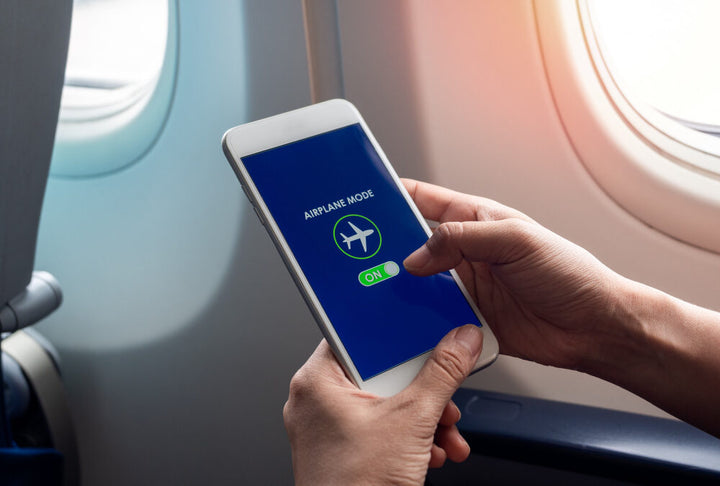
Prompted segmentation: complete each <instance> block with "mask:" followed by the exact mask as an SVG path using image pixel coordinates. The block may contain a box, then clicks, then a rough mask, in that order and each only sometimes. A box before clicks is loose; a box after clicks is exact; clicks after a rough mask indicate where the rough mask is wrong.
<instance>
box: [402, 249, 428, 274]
mask: <svg viewBox="0 0 720 486" xmlns="http://www.w3.org/2000/svg"><path fill="white" fill-rule="evenodd" d="M430 256H431V255H430V250H428V248H427V246H425V245H423V246H421V247H420V248H418V249H417V250H415V251H414V252H412V253H411V254H410V256H409V257H407V258H406V259H405V261H404V262H403V265H404V266H405V269H406V270H420V269H421V268H423V267H424V266H425V265H427V264H428V262H429V261H430Z"/></svg>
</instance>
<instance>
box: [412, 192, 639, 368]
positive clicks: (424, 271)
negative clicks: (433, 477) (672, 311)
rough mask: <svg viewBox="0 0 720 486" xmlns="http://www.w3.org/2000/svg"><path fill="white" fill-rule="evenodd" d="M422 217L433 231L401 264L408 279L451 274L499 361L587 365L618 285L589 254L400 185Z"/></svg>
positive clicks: (492, 211)
mask: <svg viewBox="0 0 720 486" xmlns="http://www.w3.org/2000/svg"><path fill="white" fill-rule="evenodd" d="M404 183H405V186H406V188H407V190H408V191H409V193H410V195H411V196H412V198H413V199H414V200H415V203H416V204H417V206H418V208H419V209H420V211H421V212H422V213H423V215H424V216H425V217H426V218H427V219H430V220H434V221H437V222H439V223H441V224H440V226H438V227H437V228H436V229H435V231H434V233H433V235H432V237H431V238H430V239H429V240H428V242H427V243H426V244H425V245H423V246H422V247H421V248H419V249H418V250H417V251H415V252H414V253H413V254H412V255H410V256H409V257H408V258H407V259H406V260H405V268H406V269H407V270H408V271H409V272H411V273H413V274H415V275H421V276H424V275H431V274H434V273H438V272H442V271H446V270H448V269H451V268H456V269H457V271H458V273H459V275H460V277H461V278H462V280H463V282H464V283H465V285H466V287H467V289H468V291H469V292H470V293H471V295H472V296H473V297H474V299H475V302H476V303H477V305H478V308H479V309H480V311H481V312H482V313H483V315H484V316H485V317H486V319H487V320H488V323H489V325H490V327H491V328H492V330H493V332H494V333H495V335H496V337H497V338H498V342H499V344H500V351H501V352H502V353H504V354H509V355H513V356H517V357H520V358H524V359H529V360H533V361H536V362H539V363H542V364H547V365H553V366H560V367H565V368H572V369H582V368H584V367H585V366H586V363H584V361H583V360H588V359H592V357H593V356H594V355H595V354H596V353H601V352H602V350H599V349H598V346H597V342H596V338H597V335H598V333H605V334H607V333H612V332H621V331H619V330H616V328H613V327H611V326H607V323H608V322H609V321H610V320H611V319H612V314H613V313H614V312H615V309H616V300H615V299H616V298H617V297H616V296H617V295H620V294H621V293H620V292H619V289H620V288H621V287H622V286H623V285H625V279H623V278H622V277H620V276H619V275H617V274H616V273H614V272H612V271H611V270H610V269H608V268H607V267H605V266H604V265H603V264H602V263H600V262H599V261H598V260H597V259H595V257H593V256H592V255H591V254H590V253H588V252H587V251H585V250H584V249H582V248H580V247H579V246H577V245H574V244H572V243H570V242H569V241H567V240H565V239H563V238H561V237H560V236H558V235H556V234H554V233H552V232H551V231H549V230H547V229H545V228H543V227H542V226H540V225H539V224H537V223H536V222H534V221H533V220H532V219H530V218H529V217H527V216H525V215H524V214H522V213H520V212H519V211H516V210H513V209H510V208H507V207H505V206H502V205H501V204H498V203H496V202H494V201H491V200H488V199H484V198H480V197H474V196H469V195H466V194H461V193H458V192H455V191H451V190H449V189H444V188H441V187H438V186H434V185H431V184H426V183H422V182H417V181H412V180H405V181H404Z"/></svg>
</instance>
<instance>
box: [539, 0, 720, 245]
mask: <svg viewBox="0 0 720 486" xmlns="http://www.w3.org/2000/svg"><path fill="white" fill-rule="evenodd" d="M533 6H534V9H535V19H536V26H537V28H538V38H539V41H540V47H541V50H542V55H543V57H542V59H543V64H544V67H545V72H546V74H547V79H548V83H549V87H550V89H551V92H552V95H553V102H554V104H555V106H556V108H557V113H558V115H559V117H560V121H561V122H562V124H563V127H564V128H565V132H566V134H567V136H568V139H569V140H570V141H571V142H572V146H573V148H574V150H575V153H576V154H577V156H578V161H579V162H581V164H582V165H583V167H584V168H585V169H586V170H587V171H588V173H589V174H590V175H591V176H592V178H593V180H594V181H595V182H596V183H597V184H598V185H599V186H600V187H601V188H602V189H603V190H604V192H605V193H606V194H607V196H608V197H609V198H610V199H612V200H613V201H615V202H616V203H617V204H618V205H619V207H621V208H622V209H624V210H625V211H626V212H627V213H629V214H631V215H633V216H635V217H636V218H638V219H639V220H641V221H643V222H644V223H646V225H647V226H648V228H652V229H653V231H659V232H660V233H664V234H665V235H667V236H670V237H671V238H673V239H674V240H678V241H683V242H686V243H688V244H690V245H692V246H695V247H698V248H701V249H704V250H709V251H711V252H714V253H720V225H718V224H717V220H718V216H719V215H720V89H718V88H717V86H720V66H719V65H718V63H717V62H715V59H716V58H717V54H716V53H715V51H716V50H717V48H716V46H717V45H719V41H720V31H718V30H717V28H716V27H715V25H714V24H713V21H715V23H717V19H718V18H720V2H717V0H634V1H632V2H631V1H627V0H576V1H558V2H545V1H542V0H535V2H533ZM688 215H692V217H688Z"/></svg>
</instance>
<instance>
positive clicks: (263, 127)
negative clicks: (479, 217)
mask: <svg viewBox="0 0 720 486" xmlns="http://www.w3.org/2000/svg"><path fill="white" fill-rule="evenodd" d="M357 123H359V124H360V126H361V127H362V129H363V130H364V131H365V134H366V135H367V137H368V139H369V140H370V142H371V143H372V145H373V147H374V148H375V150H376V152H377V154H378V156H379V157H380V159H381V160H382V162H383V164H385V167H386V168H387V170H388V172H389V173H390V175H391V176H392V178H393V181H394V182H395V184H396V185H397V187H398V188H399V189H400V192H401V193H402V195H403V197H404V198H405V200H406V202H407V203H408V205H409V206H410V208H411V209H412V211H413V213H414V214H415V216H416V217H417V219H418V221H419V222H420V224H421V226H422V227H423V228H424V229H425V232H426V233H427V235H428V236H430V235H431V230H430V227H429V226H428V224H427V222H426V221H425V219H424V218H423V216H422V214H421V213H420V211H419V210H418V208H417V207H416V206H415V203H414V202H413V200H412V198H411V197H410V195H409V194H408V192H407V190H406V189H405V186H404V185H403V184H402V182H401V181H400V179H399V177H398V175H397V174H396V173H395V170H394V169H393V167H392V166H391V165H390V162H389V161H388V159H387V157H386V156H385V153H384V152H383V150H382V149H381V148H380V145H379V144H378V143H377V140H375V137H374V136H373V135H372V132H371V131H370V129H369V128H368V126H367V125H366V124H365V121H364V120H363V118H362V116H361V115H360V113H359V112H358V110H357V109H356V108H355V107H354V106H353V105H352V104H351V103H350V102H348V101H346V100H341V99H335V100H329V101H325V102H322V103H318V104H315V105H310V106H307V107H305V108H300V109H297V110H293V111H290V112H287V113H282V114H279V115H275V116H272V117H269V118H265V119H262V120H258V121H254V122H251V123H247V124H245V125H240V126H237V127H234V128H231V129H230V130H228V131H227V132H225V135H224V136H223V139H222V145H223V150H224V152H225V155H226V156H227V158H228V161H229V162H230V165H231V166H232V168H233V170H234V171H235V173H236V175H237V176H238V179H239V180H240V183H241V185H242V188H243V190H244V191H245V193H246V194H247V196H248V198H249V199H250V202H251V203H252V204H253V206H254V208H255V211H256V213H257V214H258V217H259V218H260V220H261V222H262V223H263V225H264V226H265V228H266V229H267V231H268V233H269V235H270V237H271V239H272V240H273V242H274V243H275V246H276V247H277V249H278V251H279V253H280V255H281V256H282V259H283V261H284V262H285V265H286V266H287V267H288V270H289V271H290V274H291V275H292V277H293V280H294V281H295V283H296V284H297V286H298V288H299V289H300V291H301V293H302V295H303V297H304V299H305V302H306V303H307V304H308V307H309V308H310V311H311V312H312V314H313V316H314V317H315V320H316V321H317V323H318V326H319V327H320V330H321V331H322V333H323V335H324V336H325V338H326V339H327V341H328V343H329V344H330V347H331V348H332V349H333V351H334V352H335V356H336V357H337V358H338V361H339V362H340V364H341V365H342V366H343V368H344V369H345V372H346V373H347V375H348V377H350V378H351V379H352V380H353V381H354V382H355V384H356V385H357V386H358V387H359V388H361V389H363V390H367V391H369V392H371V393H375V394H377V395H380V396H390V395H394V394H395V393H397V392H399V391H401V390H402V389H403V388H405V387H406V386H407V385H408V384H410V382H411V381H412V380H413V378H414V377H415V376H416V375H417V373H418V372H419V371H420V369H421V368H422V366H423V364H424V363H425V361H426V360H427V358H428V356H429V355H430V353H431V352H432V351H428V352H426V353H423V354H421V355H419V356H416V357H415V358H412V359H410V360H408V361H406V362H404V363H401V364H399V365H397V366H395V367H394V368H391V369H389V370H387V371H384V372H382V373H380V374H378V375H375V376H373V377H372V378H370V379H368V380H363V379H362V378H361V376H360V374H359V373H358V371H357V369H356V368H355V365H354V363H353V362H352V359H350V355H349V354H348V352H347V350H346V349H345V346H344V345H343V343H342V342H341V340H340V338H339V336H338V335H337V333H336V331H335V328H334V327H333V325H332V322H331V321H330V319H329V318H328V316H327V314H325V311H324V310H323V307H322V305H321V304H320V300H319V299H318V298H317V296H316V295H315V292H314V291H313V289H312V287H311V286H310V283H309V282H308V280H307V278H306V277H305V274H304V273H303V271H302V268H301V267H300V265H299V264H298V262H297V260H296V259H295V256H294V254H293V252H292V249H291V248H290V246H289V245H288V243H287V241H286V240H285V237H284V236H283V234H282V232H281V231H280V228H279V227H278V225H277V223H276V222H275V219H274V218H273V216H272V214H271V213H270V211H269V209H268V207H267V205H266V204H265V201H264V200H263V198H262V196H261V195H260V193H259V191H258V190H257V187H256V186H255V184H254V183H253V181H252V179H251V178H250V175H249V173H248V171H247V169H246V168H245V166H244V164H243V162H242V158H243V157H245V156H249V155H252V154H256V153H258V152H262V151H264V150H268V149H272V148H274V147H278V146H281V145H285V144H288V143H292V142H296V141H299V140H302V139H305V138H309V137H312V136H315V135H320V134H322V133H325V132H329V131H332V130H335V129H338V128H343V127H346V126H349V125H354V124H357ZM450 273H451V274H452V276H453V278H454V280H455V282H456V283H457V285H458V286H459V287H460V290H461V291H462V293H463V295H464V296H465V299H466V300H467V302H468V304H469V305H470V307H471V308H472V309H473V312H475V314H476V316H477V317H478V319H479V320H480V322H481V323H482V327H481V328H480V329H481V330H482V332H483V334H484V340H483V351H482V353H481V354H480V357H479V358H478V360H477V363H476V364H475V368H474V371H477V370H479V369H481V368H484V367H486V366H488V365H490V364H491V363H492V362H493V361H495V359H496V358H497V354H498V343H497V340H496V339H495V336H494V335H493V333H492V331H491V330H490V328H489V327H488V325H487V322H486V321H485V318H484V317H483V316H482V314H481V313H480V311H479V310H478V308H477V306H476V305H475V303H474V302H473V300H472V298H471V297H470V295H469V294H468V291H467V289H466V288H465V286H464V285H463V283H462V281H461V280H460V277H459V276H458V275H457V273H456V272H455V271H454V270H451V271H450Z"/></svg>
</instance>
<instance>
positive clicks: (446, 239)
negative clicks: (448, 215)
mask: <svg viewBox="0 0 720 486" xmlns="http://www.w3.org/2000/svg"><path fill="white" fill-rule="evenodd" d="M462 233H463V225H462V223H460V222H458V221H450V222H446V223H442V224H441V225H439V226H438V227H437V228H435V232H434V233H433V235H432V238H430V240H428V242H427V246H428V250H430V252H431V253H432V252H441V251H442V250H443V249H445V248H447V247H448V246H450V245H451V244H452V242H453V241H454V240H456V239H457V238H459V237H460V236H461V235H462Z"/></svg>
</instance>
